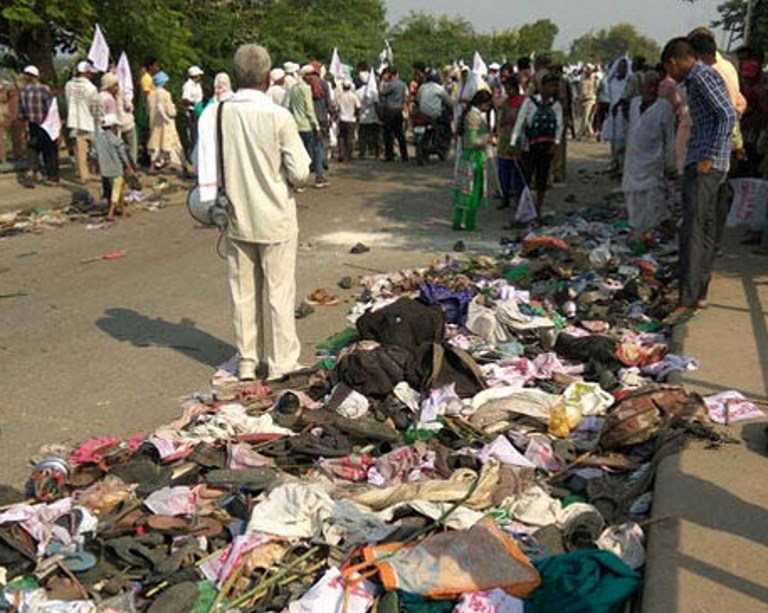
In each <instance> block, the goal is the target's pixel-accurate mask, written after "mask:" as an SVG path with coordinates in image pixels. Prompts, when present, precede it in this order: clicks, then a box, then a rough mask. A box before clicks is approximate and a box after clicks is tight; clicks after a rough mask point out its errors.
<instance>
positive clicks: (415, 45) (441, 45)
mask: <svg viewBox="0 0 768 613" xmlns="http://www.w3.org/2000/svg"><path fill="white" fill-rule="evenodd" d="M557 33H558V27H557V25H555V23H553V22H552V21H550V20H549V19H542V20H539V21H537V22H536V23H533V24H528V25H524V26H522V27H521V28H519V29H515V28H507V29H504V30H500V31H495V32H490V33H480V32H477V31H476V30H475V29H474V28H473V27H472V24H471V23H469V21H467V20H466V19H465V18H463V17H455V16H448V15H433V14H430V13H425V12H417V11H412V12H411V13H410V14H408V15H407V16H406V17H404V18H403V19H401V20H400V21H399V22H397V23H396V24H395V25H394V26H393V27H392V28H391V29H390V31H389V38H390V40H391V41H392V46H393V48H394V51H395V58H396V61H397V63H398V64H400V65H402V66H404V67H407V66H410V65H411V64H412V63H413V62H414V61H422V62H426V63H430V64H435V65H445V64H450V63H452V62H454V61H457V60H462V59H463V60H464V61H465V62H467V63H470V62H471V61H472V57H473V55H474V52H475V51H479V52H480V54H481V55H482V56H483V57H484V58H485V59H486V60H488V61H490V60H497V61H498V60H501V59H504V58H506V59H508V60H509V61H513V60H515V59H517V57H519V56H521V55H530V54H531V53H547V52H550V51H551V50H552V45H553V43H554V40H555V37H556V36H557Z"/></svg>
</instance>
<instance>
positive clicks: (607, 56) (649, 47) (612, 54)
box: [570, 23, 659, 62]
mask: <svg viewBox="0 0 768 613" xmlns="http://www.w3.org/2000/svg"><path fill="white" fill-rule="evenodd" d="M625 54H628V55H630V56H632V57H637V56H642V57H645V58H646V59H647V60H648V61H649V62H653V61H655V60H656V59H658V56H659V44H658V43H657V42H656V41H655V40H653V39H652V38H649V37H647V36H643V35H642V34H641V33H640V32H638V31H637V29H636V28H635V26H633V25H631V24H628V23H619V24H616V25H615V26H612V27H611V28H608V29H602V30H598V31H597V32H590V33H588V34H584V35H583V36H581V37H579V38H577V39H576V40H574V41H573V42H572V43H571V50H570V60H571V61H572V62H579V61H581V62H610V61H612V60H613V59H615V58H617V57H619V56H622V55H625Z"/></svg>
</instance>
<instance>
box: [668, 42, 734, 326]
mask: <svg viewBox="0 0 768 613" xmlns="http://www.w3.org/2000/svg"><path fill="white" fill-rule="evenodd" d="M661 61H662V62H663V63H664V69H665V70H666V71H667V74H669V75H670V76H671V77H672V78H673V79H674V80H675V81H677V82H678V83H682V84H683V85H685V88H686V91H687V92H688V106H689V109H690V114H691V123H692V126H691V136H690V138H689V140H688V152H687V155H686V158H685V175H684V178H683V223H682V227H681V228H680V302H679V306H678V309H677V310H676V311H675V312H674V313H672V315H670V317H669V318H668V322H669V323H676V322H678V321H681V320H682V319H685V318H689V317H690V316H691V315H692V314H693V313H694V312H695V311H696V310H697V309H700V308H703V307H704V306H705V301H706V298H707V290H708V288H709V282H710V279H711V278H712V269H713V267H714V261H715V242H716V240H717V219H716V218H717V201H718V192H719V191H720V188H721V186H722V184H723V182H724V181H725V180H726V175H727V173H728V166H729V164H730V158H731V145H732V138H731V135H732V133H733V126H734V123H735V121H736V109H735V108H734V106H733V103H732V102H731V99H730V97H729V96H728V90H727V89H726V85H725V82H724V81H723V78H722V77H721V76H720V75H719V74H718V73H717V72H716V71H715V70H713V69H712V68H711V67H709V66H707V65H706V64H704V63H703V62H701V61H699V60H697V59H696V55H695V53H694V51H693V48H692V47H691V45H690V43H689V42H688V40H687V39H685V38H674V39H672V40H671V41H669V42H668V43H667V45H666V47H664V51H663V52H662V55H661Z"/></svg>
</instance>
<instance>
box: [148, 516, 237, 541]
mask: <svg viewBox="0 0 768 613" xmlns="http://www.w3.org/2000/svg"><path fill="white" fill-rule="evenodd" d="M147 525H148V526H149V527H150V528H152V529H153V530H157V531H158V532H169V533H172V534H191V535H192V536H207V537H211V536H216V535H217V534H220V533H221V531H222V530H223V529H224V526H222V525H221V522H219V521H217V520H215V519H213V518H212V517H193V518H191V519H187V518H185V517H174V516H172V515H150V516H149V517H148V518H147Z"/></svg>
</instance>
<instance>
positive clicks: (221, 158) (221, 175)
mask: <svg viewBox="0 0 768 613" xmlns="http://www.w3.org/2000/svg"><path fill="white" fill-rule="evenodd" d="M223 110H224V103H223V102H219V105H218V107H217V108H216V157H217V159H218V167H219V184H220V188H219V189H220V190H221V191H222V193H224V194H226V193H227V184H226V181H225V180H224V146H223V144H222V140H223V134H222V129H221V128H222V126H221V123H222V122H221V117H222V114H223V113H222V111H223Z"/></svg>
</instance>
